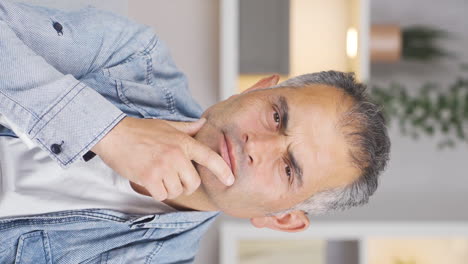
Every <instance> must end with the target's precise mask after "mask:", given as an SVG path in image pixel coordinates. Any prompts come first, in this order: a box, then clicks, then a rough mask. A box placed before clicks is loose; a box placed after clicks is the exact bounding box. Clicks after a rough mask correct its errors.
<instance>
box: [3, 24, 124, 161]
mask: <svg viewBox="0 0 468 264" xmlns="http://www.w3.org/2000/svg"><path fill="white" fill-rule="evenodd" d="M0 113H2V114H4V115H5V116H6V117H7V118H8V119H9V120H11V121H12V122H14V123H15V124H16V125H17V127H18V128H19V129H20V130H22V131H24V132H25V133H26V134H27V135H28V136H29V137H30V138H31V139H32V140H34V141H35V142H36V143H37V144H38V146H39V147H40V148H41V149H43V150H45V151H47V152H48V153H49V155H50V157H51V158H52V159H54V160H55V161H57V162H58V163H59V165H60V166H62V167H67V166H69V165H70V164H72V163H73V162H74V161H76V160H77V159H79V158H80V157H81V156H83V155H84V154H85V153H87V152H88V151H89V150H90V149H91V148H92V147H93V146H94V145H95V144H96V143H97V142H98V141H99V140H101V139H102V138H103V137H104V135H105V134H106V133H107V132H109V131H110V130H111V129H112V128H113V127H114V126H115V125H116V124H117V123H118V122H119V121H120V120H122V118H124V117H125V114H124V113H123V112H122V111H121V110H120V109H118V108H117V107H116V106H114V105H113V104H112V103H110V102H109V101H108V100H106V99H105V98H104V97H103V96H102V95H100V94H99V93H98V92H96V91H95V90H94V89H92V88H90V87H88V86H86V85H85V84H83V83H81V82H80V81H78V80H77V79H75V78H74V77H73V76H72V75H70V74H63V73H61V72H59V71H58V70H57V69H55V68H54V67H53V66H51V65H49V64H48V63H47V61H46V60H45V59H44V58H42V57H41V56H39V55H37V54H36V53H35V52H34V51H33V50H31V49H30V48H29V47H28V46H27V45H25V44H24V43H23V41H22V40H21V39H19V38H18V36H17V35H16V34H15V32H14V31H13V30H12V29H11V28H10V26H9V25H8V24H7V23H6V22H5V21H2V20H0Z"/></svg>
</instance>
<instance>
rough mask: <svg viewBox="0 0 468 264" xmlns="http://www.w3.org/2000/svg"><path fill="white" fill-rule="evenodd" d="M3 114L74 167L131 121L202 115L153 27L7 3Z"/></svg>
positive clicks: (0, 78) (0, 67) (0, 17)
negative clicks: (114, 130) (57, 150)
mask: <svg viewBox="0 0 468 264" xmlns="http://www.w3.org/2000/svg"><path fill="white" fill-rule="evenodd" d="M54 23H59V25H60V27H61V30H60V31H58V30H57V29H56V28H55V27H54ZM0 113H2V114H4V115H5V116H6V117H7V118H8V119H9V120H12V121H14V122H15V123H16V125H17V126H18V127H19V129H20V130H22V131H24V132H27V134H28V135H29V136H30V138H31V139H33V140H34V141H36V142H38V144H39V146H40V147H41V148H42V149H43V150H45V151H47V152H48V153H49V154H50V156H51V157H52V158H53V159H54V160H56V161H57V162H58V164H60V165H61V166H62V167H67V166H69V165H70V164H72V163H73V162H74V161H76V160H77V159H79V158H81V157H82V156H83V155H84V154H85V153H87V152H88V151H89V150H90V149H91V148H92V146H94V144H96V143H97V142H98V141H99V140H100V139H101V138H102V137H104V135H105V134H106V133H107V132H108V131H110V130H111V129H112V128H113V127H114V126H115V125H116V124H117V123H118V122H119V121H120V120H121V119H122V118H123V117H125V115H129V116H134V117H142V118H160V119H167V120H179V121H193V120H194V119H197V118H199V117H200V115H201V114H202V109H201V108H200V106H199V105H198V104H197V103H196V102H195V101H194V100H193V99H192V96H191V94H190V92H189V90H188V86H187V80H186V78H185V76H184V75H183V74H182V73H181V72H180V71H179V70H178V69H177V67H176V66H175V64H174V62H173V61H172V59H171V57H170V54H169V52H168V50H167V48H166V46H165V45H164V43H162V41H161V40H159V38H158V37H157V36H156V35H155V34H154V33H153V31H152V30H151V28H149V27H147V26H143V25H139V24H137V23H133V22H131V21H129V20H128V19H126V18H123V17H120V16H117V15H115V14H113V13H110V12H106V11H102V10H98V9H95V8H92V7H89V8H85V9H82V10H78V11H72V12H64V11H60V10H55V9H48V8H43V7H35V6H30V5H26V4H17V3H13V2H9V1H5V0H1V1H0ZM0 132H2V134H3V135H7V136H8V135H10V136H11V131H8V130H5V128H2V129H0ZM62 142H63V143H62ZM53 144H59V145H60V144H61V145H60V146H61V149H62V151H61V152H60V153H58V154H56V153H54V152H52V151H51V146H52V145H53Z"/></svg>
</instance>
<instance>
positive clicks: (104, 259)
mask: <svg viewBox="0 0 468 264" xmlns="http://www.w3.org/2000/svg"><path fill="white" fill-rule="evenodd" d="M216 215H217V213H216V212H176V213H168V214H161V215H148V216H135V215H128V214H123V213H119V212H116V211H113V210H104V209H89V210H73V211H62V212H57V213H49V214H43V215H36V216H34V217H29V216H27V217H15V218H10V219H0V263H2V264H8V263H15V264H16V263H18V264H42V263H46V264H52V263H54V264H55V263H59V264H77V263H87V264H91V263H96V264H98V263H99V264H104V263H109V264H117V263H119V264H131V263H158V264H165V263H181V264H182V263H192V262H193V260H194V256H195V254H196V251H197V248H198V238H200V237H201V235H202V234H203V233H204V232H205V231H206V229H207V228H208V227H209V225H210V223H211V222H213V220H214V219H215V216H216Z"/></svg>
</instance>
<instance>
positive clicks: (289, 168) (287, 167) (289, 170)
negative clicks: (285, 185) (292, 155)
mask: <svg viewBox="0 0 468 264" xmlns="http://www.w3.org/2000/svg"><path fill="white" fill-rule="evenodd" d="M284 170H285V171H286V175H287V176H288V179H291V176H292V172H291V167H289V166H288V165H286V167H284Z"/></svg>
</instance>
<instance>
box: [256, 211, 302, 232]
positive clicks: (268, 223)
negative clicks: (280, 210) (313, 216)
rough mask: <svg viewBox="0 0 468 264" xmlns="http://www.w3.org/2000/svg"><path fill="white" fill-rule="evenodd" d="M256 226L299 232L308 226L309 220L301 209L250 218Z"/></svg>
mask: <svg viewBox="0 0 468 264" xmlns="http://www.w3.org/2000/svg"><path fill="white" fill-rule="evenodd" d="M250 222H251V223H252V225H254V226H255V227H258V228H263V227H267V228H270V229H273V230H278V231H284V232H299V231H303V230H305V229H307V228H308V227H309V224H310V221H309V218H308V217H307V215H306V214H305V213H304V212H303V211H293V212H289V213H285V214H281V215H275V216H261V217H254V218H251V219H250Z"/></svg>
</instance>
